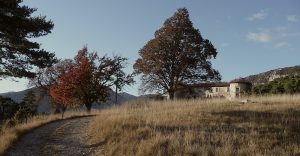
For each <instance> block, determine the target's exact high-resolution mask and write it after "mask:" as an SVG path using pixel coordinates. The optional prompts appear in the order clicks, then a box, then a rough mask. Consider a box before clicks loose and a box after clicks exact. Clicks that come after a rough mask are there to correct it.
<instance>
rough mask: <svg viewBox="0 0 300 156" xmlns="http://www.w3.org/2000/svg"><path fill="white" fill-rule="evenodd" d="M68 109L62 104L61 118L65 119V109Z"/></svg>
mask: <svg viewBox="0 0 300 156" xmlns="http://www.w3.org/2000/svg"><path fill="white" fill-rule="evenodd" d="M66 110H67V107H65V106H62V107H61V118H62V119H63V118H64V115H65V111H66Z"/></svg>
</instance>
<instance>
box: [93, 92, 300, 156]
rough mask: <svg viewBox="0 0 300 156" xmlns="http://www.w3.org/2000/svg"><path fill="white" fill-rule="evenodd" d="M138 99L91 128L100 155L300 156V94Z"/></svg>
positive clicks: (104, 113)
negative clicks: (239, 98) (236, 98)
mask: <svg viewBox="0 0 300 156" xmlns="http://www.w3.org/2000/svg"><path fill="white" fill-rule="evenodd" d="M249 99H250V100H251V101H252V102H249V103H246V104H242V103H240V102H239V101H228V100H225V99H223V100H207V101H203V100H189V101H184V100H182V101H161V102H155V101H152V102H151V101H148V102H147V101H135V102H131V103H128V104H125V105H123V106H121V107H115V108H111V109H107V110H103V111H101V112H100V113H99V115H98V116H97V117H96V118H95V121H94V122H91V124H90V125H89V127H88V128H89V129H88V130H89V135H90V139H89V144H90V145H91V146H94V147H97V148H96V149H97V150H96V153H95V154H96V155H143V156H144V155H146V156H147V155H164V156H167V155H170V156H172V155H208V156H213V155H222V156H223V155H225V156H226V155H230V156H231V155H275V156H276V155H278V156H281V155H288V156H292V155H300V95H294V96H290V95H282V96H270V97H250V98H249Z"/></svg>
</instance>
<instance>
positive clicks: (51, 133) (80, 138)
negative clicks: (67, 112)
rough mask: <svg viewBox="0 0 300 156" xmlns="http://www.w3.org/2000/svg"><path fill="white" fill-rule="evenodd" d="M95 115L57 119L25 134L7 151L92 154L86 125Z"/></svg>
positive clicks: (17, 155) (17, 154)
mask: <svg viewBox="0 0 300 156" xmlns="http://www.w3.org/2000/svg"><path fill="white" fill-rule="evenodd" d="M92 119H93V117H91V116H90V117H81V118H74V119H68V120H61V121H56V122H53V123H50V124H47V125H45V126H42V127H40V128H37V129H35V130H33V131H32V132H30V133H28V134H26V135H24V136H23V137H22V138H21V139H20V140H19V141H18V142H17V143H16V144H15V145H14V146H13V147H12V148H11V149H10V150H9V151H8V153H7V155H9V156H29V155H30V156H40V155H43V156H47V155H51V156H52V155H63V156H68V155H70V156H77V155H92V151H93V149H92V147H90V146H88V145H86V140H87V132H86V129H87V128H86V127H87V125H88V124H89V122H90V121H91V120H92Z"/></svg>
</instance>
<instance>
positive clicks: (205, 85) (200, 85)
mask: <svg viewBox="0 0 300 156" xmlns="http://www.w3.org/2000/svg"><path fill="white" fill-rule="evenodd" d="M180 86H181V87H193V88H210V87H229V83H227V82H211V83H197V84H190V85H186V84H181V85H180Z"/></svg>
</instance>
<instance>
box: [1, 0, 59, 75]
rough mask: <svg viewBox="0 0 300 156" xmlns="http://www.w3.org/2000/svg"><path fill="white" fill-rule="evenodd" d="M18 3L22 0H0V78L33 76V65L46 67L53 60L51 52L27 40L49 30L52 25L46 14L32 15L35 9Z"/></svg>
mask: <svg viewBox="0 0 300 156" xmlns="http://www.w3.org/2000/svg"><path fill="white" fill-rule="evenodd" d="M20 3H22V0H1V1H0V58H1V59H0V78H1V77H2V78H5V77H20V78H21V77H27V78H32V77H34V76H35V73H34V72H33V71H32V69H33V68H34V67H39V68H45V67H49V66H51V65H52V64H53V63H54V62H56V59H55V55H54V53H50V52H47V51H46V50H44V49H40V44H39V43H37V42H34V41H32V40H30V39H32V38H36V37H40V36H44V35H47V34H48V33H51V30H52V28H53V26H54V24H53V23H52V21H51V20H50V21H47V20H46V16H37V17H32V16H31V14H32V13H34V12H35V11H36V10H37V9H35V8H29V7H28V6H21V5H20Z"/></svg>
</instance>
